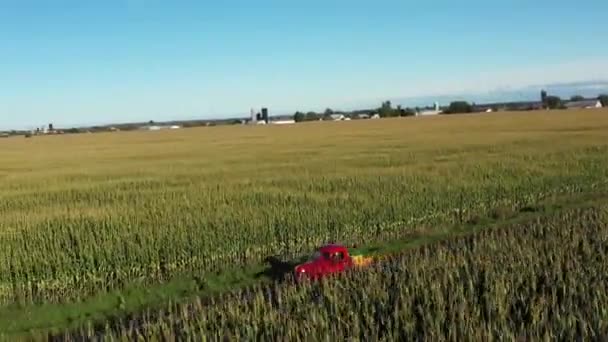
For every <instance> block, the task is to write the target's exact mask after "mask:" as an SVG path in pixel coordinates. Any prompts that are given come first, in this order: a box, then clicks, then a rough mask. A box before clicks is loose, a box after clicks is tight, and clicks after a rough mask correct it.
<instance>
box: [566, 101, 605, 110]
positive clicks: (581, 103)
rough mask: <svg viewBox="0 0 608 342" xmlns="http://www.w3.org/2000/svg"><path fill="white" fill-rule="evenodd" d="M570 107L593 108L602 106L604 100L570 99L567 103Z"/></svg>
mask: <svg viewBox="0 0 608 342" xmlns="http://www.w3.org/2000/svg"><path fill="white" fill-rule="evenodd" d="M565 106H566V108H568V109H591V108H602V102H600V100H581V101H570V102H567V103H566V104H565Z"/></svg>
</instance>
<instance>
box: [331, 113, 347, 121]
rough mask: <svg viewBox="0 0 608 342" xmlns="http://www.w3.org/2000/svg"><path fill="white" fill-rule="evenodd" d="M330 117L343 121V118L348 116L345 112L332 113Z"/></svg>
mask: <svg viewBox="0 0 608 342" xmlns="http://www.w3.org/2000/svg"><path fill="white" fill-rule="evenodd" d="M329 117H330V118H331V120H333V121H343V120H345V119H346V117H345V116H344V114H331V115H330V116H329Z"/></svg>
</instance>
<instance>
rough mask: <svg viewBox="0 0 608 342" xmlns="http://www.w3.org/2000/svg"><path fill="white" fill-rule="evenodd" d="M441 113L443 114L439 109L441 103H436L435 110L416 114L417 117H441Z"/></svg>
mask: <svg viewBox="0 0 608 342" xmlns="http://www.w3.org/2000/svg"><path fill="white" fill-rule="evenodd" d="M441 113H443V111H442V110H441V109H440V108H439V103H437V102H435V106H434V107H433V109H425V110H421V111H418V112H416V116H427V115H439V114H441Z"/></svg>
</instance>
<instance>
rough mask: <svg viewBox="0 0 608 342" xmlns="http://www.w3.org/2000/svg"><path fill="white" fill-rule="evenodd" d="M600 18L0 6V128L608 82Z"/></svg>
mask: <svg viewBox="0 0 608 342" xmlns="http://www.w3.org/2000/svg"><path fill="white" fill-rule="evenodd" d="M607 14H608V1H603V0H597V1H590V0H587V1H586V0H580V1H576V2H572V1H559V0H553V1H540V0H538V1H528V0H526V1H520V0H513V1H487V0H486V1H458V2H456V1H424V2H423V1H405V0H402V1H380V0H377V1H355V0H350V1H342V0H333V1H331V0H325V1H318V0H308V1H298V2H295V1H284V0H283V1H261V0H260V1H247V2H245V1H223V2H211V1H160V0H104V1H81V0H80V1H68V0H55V1H51V0H47V1H43V0H40V1H33V0H0V80H1V81H0V128H7V127H15V128H29V127H33V126H40V125H44V124H46V123H49V122H53V123H55V125H56V126H60V125H79V124H96V123H109V122H117V121H120V122H124V121H141V120H157V121H160V120H168V119H189V118H207V117H224V116H246V115H247V114H248V112H249V109H250V108H251V107H256V108H259V107H261V106H268V107H269V108H270V111H271V114H283V113H285V112H292V111H295V110H321V109H323V108H325V107H332V108H348V107H352V106H356V105H364V104H375V103H378V104H379V103H380V101H382V100H383V99H384V98H408V97H417V96H428V95H439V94H455V93H467V92H484V91H490V90H495V89H502V88H508V87H519V86H527V85H531V84H544V83H551V82H572V81H585V80H600V79H604V80H605V79H608V45H606V44H605V41H606V37H608V21H606V19H605V18H606V15H607ZM405 104H407V103H405Z"/></svg>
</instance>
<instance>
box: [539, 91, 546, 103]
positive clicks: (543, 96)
mask: <svg viewBox="0 0 608 342" xmlns="http://www.w3.org/2000/svg"><path fill="white" fill-rule="evenodd" d="M540 100H541V102H542V103H543V105H544V106H545V107H546V106H547V91H546V90H544V89H543V90H541V91H540Z"/></svg>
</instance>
